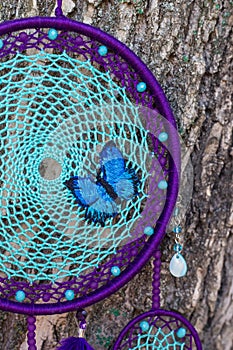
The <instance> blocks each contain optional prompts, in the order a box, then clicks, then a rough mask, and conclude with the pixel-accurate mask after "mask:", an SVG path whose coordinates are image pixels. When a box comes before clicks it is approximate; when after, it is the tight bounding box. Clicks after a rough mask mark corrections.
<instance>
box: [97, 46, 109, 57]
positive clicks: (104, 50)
mask: <svg viewBox="0 0 233 350" xmlns="http://www.w3.org/2000/svg"><path fill="white" fill-rule="evenodd" d="M98 53H99V55H100V56H105V55H107V53H108V48H107V46H104V45H101V46H100V47H99V48H98Z"/></svg>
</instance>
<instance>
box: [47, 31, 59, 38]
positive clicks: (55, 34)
mask: <svg viewBox="0 0 233 350" xmlns="http://www.w3.org/2000/svg"><path fill="white" fill-rule="evenodd" d="M48 37H49V39H50V40H55V39H57V37H58V31H57V30H56V29H53V28H51V29H49V31H48Z"/></svg>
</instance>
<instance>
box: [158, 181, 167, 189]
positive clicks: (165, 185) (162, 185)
mask: <svg viewBox="0 0 233 350" xmlns="http://www.w3.org/2000/svg"><path fill="white" fill-rule="evenodd" d="M167 186H168V184H167V181H165V180H161V181H160V182H159V183H158V188H159V189H160V190H166V188H167Z"/></svg>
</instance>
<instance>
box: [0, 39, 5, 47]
mask: <svg viewBox="0 0 233 350" xmlns="http://www.w3.org/2000/svg"><path fill="white" fill-rule="evenodd" d="M3 46H4V41H3V40H2V39H0V49H2V48H3Z"/></svg>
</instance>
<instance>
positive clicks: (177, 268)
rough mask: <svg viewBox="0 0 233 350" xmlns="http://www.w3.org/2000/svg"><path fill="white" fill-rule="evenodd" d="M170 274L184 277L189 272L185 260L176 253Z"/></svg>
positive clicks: (171, 263)
mask: <svg viewBox="0 0 233 350" xmlns="http://www.w3.org/2000/svg"><path fill="white" fill-rule="evenodd" d="M169 269H170V272H171V274H172V275H173V276H175V277H183V276H185V275H186V272H187V264H186V261H185V259H184V258H183V256H182V255H181V254H180V253H176V254H175V255H174V256H173V257H172V259H171V261H170V265H169Z"/></svg>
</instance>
